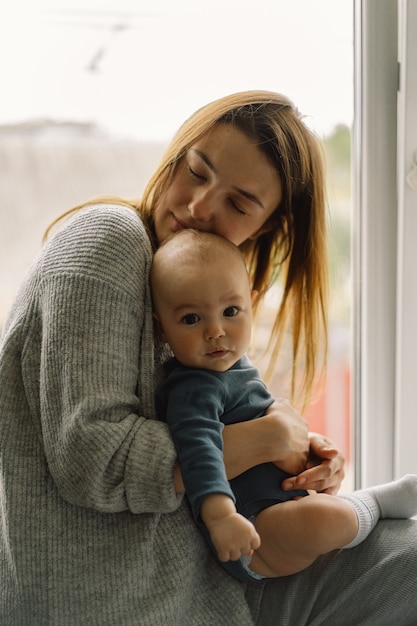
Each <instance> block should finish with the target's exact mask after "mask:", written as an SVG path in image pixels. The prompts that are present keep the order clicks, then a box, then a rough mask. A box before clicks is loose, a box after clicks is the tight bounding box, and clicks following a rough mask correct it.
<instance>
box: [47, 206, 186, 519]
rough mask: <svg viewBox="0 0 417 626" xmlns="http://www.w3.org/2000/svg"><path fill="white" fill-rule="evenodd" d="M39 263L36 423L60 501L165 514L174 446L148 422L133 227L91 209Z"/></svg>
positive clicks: (149, 372) (141, 260)
mask: <svg viewBox="0 0 417 626" xmlns="http://www.w3.org/2000/svg"><path fill="white" fill-rule="evenodd" d="M41 262H42V266H41V267H42V272H41V273H40V276H39V285H38V289H37V302H38V310H39V314H38V318H39V320H40V321H41V329H40V331H39V332H37V334H40V335H41V337H40V340H41V350H40V363H39V367H38V369H39V375H40V389H39V400H40V401H39V405H40V407H39V409H40V411H39V420H40V423H41V433H42V439H43V445H44V451H45V455H46V458H47V461H48V468H49V471H50V472H51V474H52V476H53V479H54V481H55V484H56V486H57V488H58V490H59V492H60V494H61V496H62V497H63V498H65V499H66V500H68V501H69V502H71V503H73V504H77V505H81V506H86V507H89V508H93V509H96V510H99V511H103V512H118V511H123V510H130V511H132V512H134V513H143V512H169V511H172V510H175V509H176V508H177V507H178V506H179V504H180V501H181V498H178V497H177V496H176V495H175V492H174V486H173V466H174V463H175V458H176V453H175V448H174V446H173V443H172V439H171V437H170V434H169V430H168V427H167V425H166V424H164V423H162V422H160V421H158V420H157V419H148V418H151V417H156V416H155V415H154V387H155V369H154V352H153V328H152V315H151V302H150V294H149V288H148V271H149V266H150V262H151V251H150V246H149V242H148V241H147V238H146V234H145V232H144V229H143V226H141V224H140V222H139V220H138V218H137V217H136V216H135V214H134V213H133V212H130V211H129V210H128V209H120V208H114V209H109V208H107V209H103V208H102V207H101V208H100V207H92V208H91V209H89V210H87V211H85V212H81V213H80V214H79V215H77V216H76V217H75V218H74V220H71V222H69V223H68V224H67V225H65V226H64V228H63V229H62V230H61V231H59V232H58V233H57V234H56V236H55V237H54V239H53V240H51V242H50V243H49V244H48V246H47V248H45V249H44V252H43V255H42V259H41ZM35 339H36V337H35ZM35 410H36V409H35Z"/></svg>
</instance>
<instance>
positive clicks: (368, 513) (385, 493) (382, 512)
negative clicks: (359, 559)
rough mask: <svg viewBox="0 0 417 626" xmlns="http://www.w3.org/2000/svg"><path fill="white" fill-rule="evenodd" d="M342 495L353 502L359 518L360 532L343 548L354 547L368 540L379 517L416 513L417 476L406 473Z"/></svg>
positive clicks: (402, 516)
mask: <svg viewBox="0 0 417 626" xmlns="http://www.w3.org/2000/svg"><path fill="white" fill-rule="evenodd" d="M339 497H341V498H343V499H345V500H348V502H350V504H351V505H352V506H353V508H354V510H355V513H356V516H357V518H358V524H359V529H358V533H357V535H356V537H355V538H354V539H353V540H352V541H351V542H350V543H348V544H347V545H346V546H344V549H348V548H354V547H355V546H357V545H359V544H360V543H362V541H363V540H364V539H366V537H367V536H368V535H369V533H370V532H371V531H372V530H373V529H374V528H375V526H376V524H377V522H378V520H379V519H381V518H382V519H384V518H385V519H386V518H391V519H407V518H409V517H413V515H417V475H415V474H406V475H405V476H403V477H402V478H400V479H399V480H394V481H392V482H390V483H386V484H384V485H377V486H376V487H369V489H361V490H360V491H354V492H353V493H352V494H347V495H342V496H339Z"/></svg>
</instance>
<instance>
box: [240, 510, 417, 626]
mask: <svg viewBox="0 0 417 626" xmlns="http://www.w3.org/2000/svg"><path fill="white" fill-rule="evenodd" d="M246 594H247V598H248V601H249V604H250V606H251V609H252V613H253V615H254V619H255V624H256V626H305V625H307V624H308V625H309V626H416V625H417V521H416V520H382V521H380V522H379V523H378V524H377V526H376V528H375V529H374V530H373V531H372V533H371V534H370V535H369V537H368V538H367V539H366V540H365V541H364V542H363V543H361V544H360V545H359V546H357V547H356V548H352V549H350V550H337V551H335V552H332V553H331V554H328V555H326V556H323V557H320V558H319V559H318V560H317V561H316V562H315V563H314V564H313V565H311V566H310V567H309V568H308V569H307V570H305V571H304V572H301V573H300V574H296V575H294V576H288V577H285V578H278V579H277V580H275V581H272V582H268V583H258V584H256V583H248V587H247V592H246Z"/></svg>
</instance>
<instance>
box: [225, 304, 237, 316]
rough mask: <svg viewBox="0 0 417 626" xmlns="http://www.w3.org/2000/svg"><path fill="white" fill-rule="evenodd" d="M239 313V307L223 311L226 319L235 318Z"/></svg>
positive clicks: (229, 307)
mask: <svg viewBox="0 0 417 626" xmlns="http://www.w3.org/2000/svg"><path fill="white" fill-rule="evenodd" d="M238 313H239V307H237V306H228V307H227V309H225V310H224V311H223V315H224V317H234V316H235V315H237V314H238Z"/></svg>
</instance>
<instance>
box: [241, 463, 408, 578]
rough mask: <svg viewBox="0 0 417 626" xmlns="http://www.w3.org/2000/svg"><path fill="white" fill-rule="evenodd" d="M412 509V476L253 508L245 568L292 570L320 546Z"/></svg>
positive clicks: (349, 540)
mask: <svg viewBox="0 0 417 626" xmlns="http://www.w3.org/2000/svg"><path fill="white" fill-rule="evenodd" d="M416 514H417V476H416V475H414V474H407V475H406V476H403V477H402V478H400V479H399V480H396V481H392V482H390V483H387V484H384V485H377V486H376V487H371V488H369V489H363V490H360V491H355V492H353V493H352V494H350V495H345V496H340V497H334V496H328V495H325V494H313V495H310V496H307V497H304V498H301V499H298V500H292V501H289V502H282V503H281V504H276V505H274V506H272V507H270V508H267V509H264V510H263V511H261V513H259V515H258V516H257V518H256V520H255V527H256V530H257V531H258V533H259V535H260V537H261V547H260V548H259V549H258V550H257V551H256V552H255V554H254V555H253V557H252V561H251V564H250V568H251V569H252V570H253V571H255V572H257V573H258V574H261V575H263V576H269V577H273V576H287V575H290V574H295V573H297V572H299V571H301V570H303V569H305V568H306V567H308V566H309V565H311V563H313V561H314V560H315V559H316V558H317V557H318V556H320V555H321V554H325V553H326V552H330V551H331V550H334V549H336V548H352V547H354V546H356V545H358V544H359V543H361V542H362V541H363V540H364V539H365V538H366V537H367V536H368V535H369V533H370V532H371V531H372V530H373V528H374V527H375V525H376V524H377V522H378V520H379V519H381V518H397V519H400V518H403V519H406V518H409V517H412V516H413V515H416Z"/></svg>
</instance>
